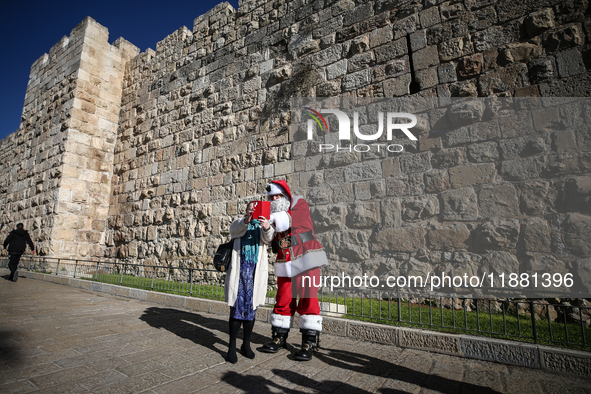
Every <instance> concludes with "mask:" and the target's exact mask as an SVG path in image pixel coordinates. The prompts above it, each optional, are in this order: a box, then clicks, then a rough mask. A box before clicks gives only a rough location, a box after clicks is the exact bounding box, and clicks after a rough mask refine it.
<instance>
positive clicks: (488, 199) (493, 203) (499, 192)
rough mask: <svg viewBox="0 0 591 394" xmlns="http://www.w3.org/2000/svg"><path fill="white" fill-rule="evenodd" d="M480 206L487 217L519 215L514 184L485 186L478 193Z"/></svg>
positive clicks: (481, 212) (482, 214) (483, 215)
mask: <svg viewBox="0 0 591 394" xmlns="http://www.w3.org/2000/svg"><path fill="white" fill-rule="evenodd" d="M478 208H479V210H480V215H481V216H482V217H485V218H493V217H498V218H506V217H514V216H518V215H519V202H518V201H517V194H516V192H515V188H514V187H513V186H512V185H492V186H484V187H483V188H482V189H480V192H479V193H478Z"/></svg>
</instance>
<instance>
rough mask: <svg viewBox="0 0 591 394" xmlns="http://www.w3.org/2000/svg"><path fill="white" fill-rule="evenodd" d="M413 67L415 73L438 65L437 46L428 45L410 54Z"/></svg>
mask: <svg viewBox="0 0 591 394" xmlns="http://www.w3.org/2000/svg"><path fill="white" fill-rule="evenodd" d="M412 61H413V67H414V69H415V71H418V70H422V69H425V68H428V67H431V66H436V65H438V64H439V53H438V52H437V46H435V45H430V46H428V47H426V48H423V49H420V50H418V51H416V52H415V53H413V54H412Z"/></svg>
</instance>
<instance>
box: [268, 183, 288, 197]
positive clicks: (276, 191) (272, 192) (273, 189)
mask: <svg viewBox="0 0 591 394" xmlns="http://www.w3.org/2000/svg"><path fill="white" fill-rule="evenodd" d="M268 186H269V187H270V188H271V190H270V191H268V192H267V196H275V195H277V194H282V195H284V196H285V197H287V193H286V192H285V189H284V188H282V187H281V186H280V185H278V184H276V183H273V182H271V183H269V185H268Z"/></svg>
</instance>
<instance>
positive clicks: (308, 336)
mask: <svg viewBox="0 0 591 394" xmlns="http://www.w3.org/2000/svg"><path fill="white" fill-rule="evenodd" d="M300 332H301V333H302V348H301V349H300V350H298V351H297V352H296V353H295V355H294V356H293V357H294V358H295V359H296V360H300V361H310V360H312V356H313V355H314V352H315V351H316V350H318V348H319V347H320V346H319V345H320V331H316V330H304V329H301V330H300Z"/></svg>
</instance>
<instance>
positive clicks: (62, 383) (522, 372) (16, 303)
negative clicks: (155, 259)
mask: <svg viewBox="0 0 591 394" xmlns="http://www.w3.org/2000/svg"><path fill="white" fill-rule="evenodd" d="M0 300H2V302H1V303H0V393H17V392H23V393H26V392H38V393H53V392H56V393H57V392H59V393H69V392H71V393H89V392H91V393H150V394H154V393H158V394H164V393H175V394H177V393H192V392H199V391H204V392H209V393H226V392H246V393H282V392H284V393H310V392H323V393H324V392H326V393H330V392H337V393H348V392H351V393H353V392H355V393H435V392H439V393H497V392H498V393H561V394H562V393H591V382H590V381H589V380H585V379H578V378H572V377H565V376H561V375H555V374H550V373H545V372H541V371H538V370H532V369H528V368H524V367H513V366H506V365H501V364H495V363H489V362H483V361H474V360H469V359H465V358H459V357H453V356H445V355H440V354H432V353H428V352H424V351H415V350H409V349H400V348H396V347H392V346H385V345H379V344H373V343H368V342H363V341H356V340H351V339H348V338H340V337H336V336H331V335H323V336H322V345H323V349H322V350H321V351H320V352H319V353H317V356H316V357H315V358H314V359H313V360H312V361H310V362H298V361H295V360H293V358H292V357H291V352H292V351H293V350H294V348H293V347H291V348H290V349H289V350H282V351H280V352H279V353H277V354H265V353H261V352H258V351H256V358H255V359H254V360H250V359H247V358H245V357H242V356H241V355H239V360H238V363H237V364H235V365H232V364H229V363H226V362H225V361H224V356H225V352H226V348H227V341H228V335H227V321H226V320H225V319H224V318H222V317H221V316H219V315H210V314H204V313H192V312H188V311H184V310H178V309H170V308H164V307H162V306H159V305H157V304H151V303H148V302H142V301H137V300H132V299H127V298H121V297H116V296H111V295H105V294H102V293H94V292H91V291H85V290H81V289H77V288H72V287H68V286H62V285H58V284H53V283H47V282H42V281H37V280H33V279H26V278H20V279H19V281H18V282H16V283H12V282H9V281H8V280H7V276H4V277H0ZM268 334H269V326H268V325H266V324H256V325H255V332H254V333H253V341H254V344H255V346H254V348H255V349H256V348H259V347H260V346H261V344H263V343H264V342H265V341H266V340H267V338H268ZM299 341H300V335H299V334H297V335H294V336H293V337H292V338H290V340H289V343H290V344H291V345H297V344H298V343H299ZM240 343H241V342H240V340H239V341H238V347H239V346H240Z"/></svg>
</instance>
